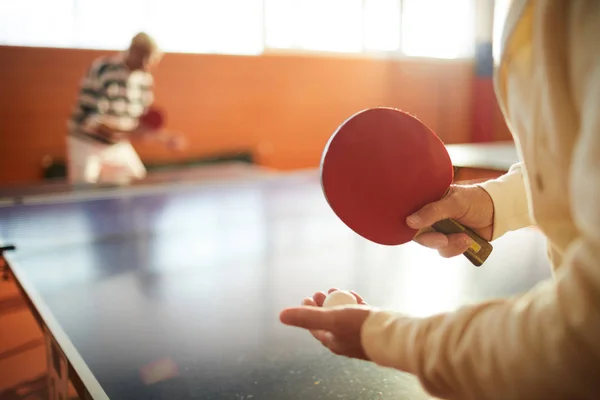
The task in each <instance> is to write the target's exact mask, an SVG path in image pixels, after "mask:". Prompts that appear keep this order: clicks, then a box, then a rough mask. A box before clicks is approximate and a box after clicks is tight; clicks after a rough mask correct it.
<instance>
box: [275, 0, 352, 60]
mask: <svg viewBox="0 0 600 400" xmlns="http://www.w3.org/2000/svg"><path fill="white" fill-rule="evenodd" d="M265 9H266V13H265V25H266V27H267V31H266V44H267V46H268V47H271V48H296V49H303V50H315V51H330V52H361V51H362V49H363V29H362V28H363V7H362V0H265Z"/></svg>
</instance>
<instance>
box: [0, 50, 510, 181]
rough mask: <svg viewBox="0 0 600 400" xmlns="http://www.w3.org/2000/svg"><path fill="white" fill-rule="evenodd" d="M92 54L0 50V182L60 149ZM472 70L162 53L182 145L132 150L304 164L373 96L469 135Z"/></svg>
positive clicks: (160, 156)
mask: <svg viewBox="0 0 600 400" xmlns="http://www.w3.org/2000/svg"><path fill="white" fill-rule="evenodd" d="M101 54H103V53H102V52H97V51H84V50H68V49H39V48H16V47H0V93H1V95H0V184H6V183H17V182H33V181H36V180H38V179H39V174H40V162H41V159H42V157H43V156H44V155H52V156H64V154H65V130H66V128H65V127H66V120H67V118H68V116H69V113H70V111H71V108H72V106H73V102H74V100H75V97H76V94H77V88H78V84H79V80H80V78H81V76H82V74H83V73H84V72H85V71H86V69H87V68H88V66H89V64H90V63H91V62H92V60H93V59H94V58H96V57H98V56H100V55H101ZM472 70H473V65H472V63H470V62H452V61H435V60H402V61H397V60H396V61H391V60H384V59H364V58H347V57H321V56H290V55H266V56H260V57H238V56H218V55H189V54H167V55H166V56H165V58H164V59H163V61H162V63H161V64H160V66H159V68H158V69H157V71H156V73H155V79H156V85H157V88H156V98H157V104H158V105H160V106H162V107H164V108H166V110H167V112H168V121H167V124H168V127H169V128H171V129H177V130H181V131H184V132H185V133H186V134H187V137H188V141H189V144H190V146H189V148H188V149H187V150H186V151H185V152H184V153H181V154H176V153H172V152H170V151H168V150H166V149H164V148H162V147H160V146H157V145H148V144H144V145H138V146H137V148H138V149H139V151H140V154H141V156H142V158H143V159H144V160H145V161H152V162H157V161H173V160H177V159H181V158H191V157H198V156H202V155H207V154H212V153H215V152H219V151H224V150H232V149H244V148H252V149H261V152H260V155H259V156H260V162H261V163H262V164H264V165H267V166H270V167H273V168H280V169H292V168H304V167H314V166H317V165H318V161H319V158H320V155H321V151H322V149H323V146H324V144H325V142H326V141H327V139H328V137H329V135H330V134H331V133H332V132H333V131H334V130H335V128H336V127H337V125H338V124H339V123H340V122H341V121H343V120H344V119H345V118H347V117H348V116H349V115H351V114H352V113H354V112H356V111H358V110H360V109H363V108H366V107H373V106H380V105H385V106H395V107H399V108H403V109H405V110H407V111H409V112H411V113H413V114H416V115H417V116H419V117H420V118H421V119H422V120H424V121H425V122H426V123H427V124H429V125H430V127H431V128H432V129H433V130H434V131H435V132H436V133H437V134H438V135H440V137H441V138H442V139H443V140H444V141H446V142H448V143H458V142H468V141H469V139H470V117H471V115H470V113H471V82H472V78H473V73H472ZM499 121H500V122H499V124H498V125H499V127H498V133H497V134H495V136H496V137H498V138H499V139H502V138H505V137H506V132H505V127H503V126H502V121H501V119H499Z"/></svg>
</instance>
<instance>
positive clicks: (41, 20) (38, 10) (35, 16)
mask: <svg viewBox="0 0 600 400" xmlns="http://www.w3.org/2000/svg"><path fill="white" fill-rule="evenodd" d="M74 6H75V0H53V1H49V0H0V44H8V45H13V46H40V47H45V46H47V47H56V46H60V47H62V46H68V45H69V44H70V43H71V40H72V37H73V29H74V24H73V22H74V18H73V11H74V9H75V8H74Z"/></svg>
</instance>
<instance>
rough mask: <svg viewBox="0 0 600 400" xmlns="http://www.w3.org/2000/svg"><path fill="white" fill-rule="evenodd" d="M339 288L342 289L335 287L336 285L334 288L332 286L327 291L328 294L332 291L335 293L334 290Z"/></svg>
mask: <svg viewBox="0 0 600 400" xmlns="http://www.w3.org/2000/svg"><path fill="white" fill-rule="evenodd" d="M338 290H340V289H338V288H335V287H334V288H331V289H329V290H328V291H327V294H331V293H333V292H335V291H338Z"/></svg>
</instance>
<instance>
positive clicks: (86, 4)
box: [73, 0, 146, 49]
mask: <svg viewBox="0 0 600 400" xmlns="http://www.w3.org/2000/svg"><path fill="white" fill-rule="evenodd" d="M145 6H146V1H145V0H126V1H124V0H77V4H76V8H75V12H76V23H75V26H76V28H75V35H74V37H73V46H74V47H79V48H89V49H125V48H126V47H127V45H128V44H129V41H130V40H131V38H132V37H133V35H135V34H136V33H137V32H139V31H141V30H143V28H144V21H145V17H146V15H145V10H146V8H145Z"/></svg>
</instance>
